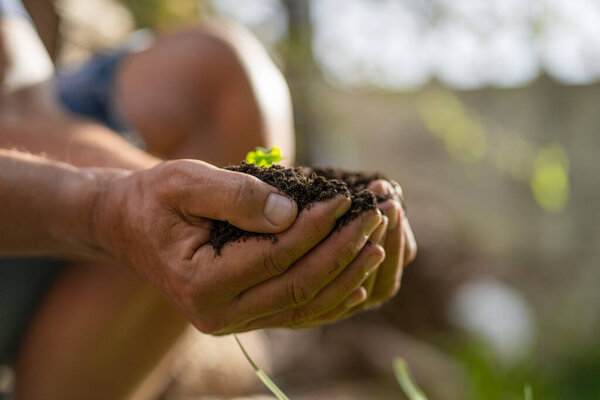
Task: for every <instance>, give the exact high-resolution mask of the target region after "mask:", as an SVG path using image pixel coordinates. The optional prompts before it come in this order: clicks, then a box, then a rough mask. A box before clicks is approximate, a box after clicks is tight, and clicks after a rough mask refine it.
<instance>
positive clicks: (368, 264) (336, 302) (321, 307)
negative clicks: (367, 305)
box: [244, 244, 385, 330]
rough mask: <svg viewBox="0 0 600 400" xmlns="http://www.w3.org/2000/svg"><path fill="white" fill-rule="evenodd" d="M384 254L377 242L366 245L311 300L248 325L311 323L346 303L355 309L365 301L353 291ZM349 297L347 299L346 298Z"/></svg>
mask: <svg viewBox="0 0 600 400" xmlns="http://www.w3.org/2000/svg"><path fill="white" fill-rule="evenodd" d="M384 257H385V252H384V250H383V248H382V247H381V246H379V245H376V244H368V245H366V246H365V247H364V248H363V250H362V251H361V252H360V254H359V255H358V257H356V258H355V259H354V260H353V261H352V262H351V263H350V264H349V265H348V266H347V267H346V268H345V269H344V271H343V272H342V273H340V275H339V276H338V277H337V278H336V279H335V280H334V281H333V282H331V283H330V284H329V285H327V286H326V287H325V288H324V289H323V290H321V291H320V292H319V293H318V294H317V295H316V296H315V297H314V298H313V299H312V300H311V301H309V302H307V303H305V304H303V305H300V306H298V307H294V308H290V309H287V310H285V311H282V312H279V313H276V314H272V315H269V316H266V317H262V318H258V319H255V320H253V321H251V322H250V323H248V324H247V325H246V326H245V327H244V329H250V330H252V329H259V328H269V327H284V326H287V327H295V326H298V325H302V324H307V323H310V321H312V320H313V319H315V318H317V317H319V316H322V315H324V314H326V313H328V312H330V311H332V310H334V309H335V308H336V307H337V306H340V305H341V306H342V307H345V309H346V311H347V310H350V309H352V308H353V307H354V306H356V304H357V302H360V301H362V299H359V298H357V297H358V296H356V295H354V296H352V294H353V292H355V291H356V290H357V289H358V288H359V287H360V285H361V284H362V283H363V282H364V281H365V279H366V278H367V277H368V275H369V274H370V273H372V272H373V271H374V270H376V269H377V267H378V266H379V264H380V263H381V261H382V260H383V259H384ZM361 293H362V291H361ZM364 294H365V296H366V293H364ZM355 296H356V297H355ZM361 297H362V296H361ZM365 298H366V297H365ZM345 300H346V302H344V301H345Z"/></svg>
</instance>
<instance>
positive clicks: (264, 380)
mask: <svg viewBox="0 0 600 400" xmlns="http://www.w3.org/2000/svg"><path fill="white" fill-rule="evenodd" d="M233 337H234V338H235V341H236V342H237V344H238V346H240V349H241V350H242V353H244V356H245V357H246V360H248V362H249V363H250V365H251V366H252V368H254V372H255V373H256V376H258V379H260V380H261V381H262V383H264V384H265V386H266V387H267V388H269V390H270V391H271V393H273V394H274V395H275V397H277V398H278V399H279V400H290V398H289V397H287V396H286V395H285V393H283V392H282V391H281V389H279V388H278V387H277V385H275V383H274V382H273V381H272V380H271V378H269V376H268V375H267V374H266V373H265V372H264V371H263V370H262V369H260V368H259V367H258V366H257V365H256V364H255V363H254V361H252V358H250V356H249V355H248V352H247V351H246V349H245V348H244V345H242V342H240V339H238V337H237V335H233Z"/></svg>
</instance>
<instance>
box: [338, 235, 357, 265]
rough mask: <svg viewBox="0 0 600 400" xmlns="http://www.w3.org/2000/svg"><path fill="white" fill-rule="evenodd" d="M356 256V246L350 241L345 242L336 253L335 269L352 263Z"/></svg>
mask: <svg viewBox="0 0 600 400" xmlns="http://www.w3.org/2000/svg"><path fill="white" fill-rule="evenodd" d="M356 254H357V246H356V244H355V243H353V242H352V241H347V242H345V243H344V244H343V246H341V247H340V248H339V250H338V251H337V252H336V259H335V260H334V263H335V264H336V266H337V267H342V268H343V267H345V266H346V265H348V264H349V263H350V261H352V260H353V259H354V258H355V257H356Z"/></svg>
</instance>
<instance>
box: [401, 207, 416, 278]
mask: <svg viewBox="0 0 600 400" xmlns="http://www.w3.org/2000/svg"><path fill="white" fill-rule="evenodd" d="M402 225H403V228H404V236H405V242H406V250H405V252H404V266H407V265H408V264H410V263H411V262H413V261H414V259H415V257H417V241H416V240H415V235H414V233H413V231H412V228H411V227H410V223H409V222H408V218H406V214H403V217H402Z"/></svg>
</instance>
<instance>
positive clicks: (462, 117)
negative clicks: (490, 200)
mask: <svg viewBox="0 0 600 400" xmlns="http://www.w3.org/2000/svg"><path fill="white" fill-rule="evenodd" d="M419 114H420V116H421V120H422V122H423V124H424V126H425V128H426V129H427V131H428V132H429V133H430V134H431V135H433V136H434V137H435V138H437V139H438V140H440V141H441V142H442V143H443V145H444V148H445V150H446V152H447V154H448V156H449V157H450V158H451V159H452V160H454V161H456V162H459V163H461V164H467V165H469V164H476V163H478V162H481V161H484V160H485V159H486V156H488V157H487V159H488V160H489V161H490V162H491V163H492V164H493V166H494V167H495V168H496V169H497V170H498V171H499V172H501V173H503V174H505V175H507V176H508V177H510V178H512V179H514V180H517V181H521V182H528V183H529V184H530V186H531V191H532V194H533V198H534V199H535V201H536V202H537V204H538V205H539V206H540V207H541V208H542V209H544V210H545V211H548V212H551V213H558V212H560V211H562V210H563V209H564V208H565V207H566V206H567V204H568V201H569V192H570V185H569V156H568V154H567V152H566V151H565V149H564V148H563V147H562V146H561V145H560V144H558V143H554V144H552V145H548V146H545V147H542V148H540V149H536V148H535V146H534V145H533V144H531V143H530V142H528V141H526V140H525V139H524V138H523V137H521V136H520V135H518V134H509V133H507V132H505V131H503V130H502V129H498V130H496V131H495V132H491V129H490V128H488V127H486V126H485V125H484V124H483V123H481V122H480V121H479V119H478V118H477V113H476V112H474V111H472V110H469V109H467V107H466V106H465V105H464V104H463V103H462V102H461V101H460V99H459V98H458V97H457V96H456V95H454V94H453V93H452V92H450V91H448V90H444V89H432V90H428V91H425V92H424V94H423V95H422V96H421V100H420V102H419ZM492 135H493V136H494V137H493V140H494V146H491V145H490V142H491V139H492V138H490V136H492Z"/></svg>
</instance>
